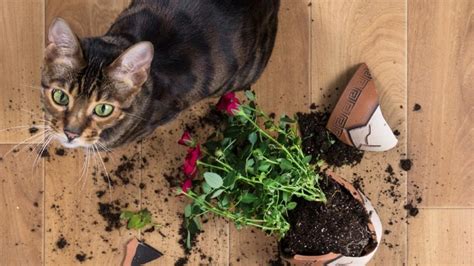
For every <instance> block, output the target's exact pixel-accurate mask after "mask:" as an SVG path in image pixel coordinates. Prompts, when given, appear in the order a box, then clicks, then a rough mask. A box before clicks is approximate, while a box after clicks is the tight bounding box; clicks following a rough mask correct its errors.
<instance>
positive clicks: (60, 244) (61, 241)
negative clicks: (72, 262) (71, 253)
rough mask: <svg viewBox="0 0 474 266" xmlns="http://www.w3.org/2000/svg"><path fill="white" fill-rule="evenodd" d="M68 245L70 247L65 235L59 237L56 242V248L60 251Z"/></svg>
mask: <svg viewBox="0 0 474 266" xmlns="http://www.w3.org/2000/svg"><path fill="white" fill-rule="evenodd" d="M67 245H69V243H68V242H67V240H66V239H65V238H64V236H63V235H61V236H59V238H58V240H57V241H56V247H58V248H59V249H63V248H65V247H66V246H67Z"/></svg>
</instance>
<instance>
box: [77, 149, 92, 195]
mask: <svg viewBox="0 0 474 266" xmlns="http://www.w3.org/2000/svg"><path fill="white" fill-rule="evenodd" d="M90 153H91V150H90V147H88V148H87V149H86V159H85V160H84V163H83V164H82V170H81V176H80V177H79V179H78V180H77V182H76V184H77V183H79V182H80V181H81V180H82V179H83V178H84V182H83V183H82V186H81V192H82V191H83V190H84V187H85V186H86V183H87V180H88V179H89V178H88V177H87V173H88V171H89V160H90Z"/></svg>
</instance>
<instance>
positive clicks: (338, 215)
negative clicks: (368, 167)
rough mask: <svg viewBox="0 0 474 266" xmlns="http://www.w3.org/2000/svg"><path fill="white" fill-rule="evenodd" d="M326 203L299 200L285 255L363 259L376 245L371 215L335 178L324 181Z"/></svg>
mask: <svg viewBox="0 0 474 266" xmlns="http://www.w3.org/2000/svg"><path fill="white" fill-rule="evenodd" d="M320 185H321V188H322V189H323V191H324V193H325V194H326V197H327V203H326V204H324V203H321V202H314V201H313V202H311V201H306V200H303V199H297V203H298V205H297V206H296V208H295V209H294V210H292V211H291V212H290V213H289V215H288V220H289V222H290V224H291V227H290V230H289V231H288V233H287V234H286V236H285V237H284V238H283V239H282V240H281V247H282V250H283V252H284V253H285V255H289V256H292V255H295V254H299V255H323V254H327V253H329V252H334V253H340V254H343V255H345V256H354V257H358V256H361V255H363V254H365V253H367V252H368V251H371V250H372V249H373V248H374V247H375V246H376V245H377V243H376V241H375V240H374V238H373V236H372V234H371V232H370V231H369V228H368V226H367V225H368V222H369V214H368V213H367V212H366V210H365V208H364V207H363V206H362V204H361V203H360V202H358V201H356V200H355V199H354V197H353V195H351V193H350V192H349V191H348V190H347V189H345V188H344V187H342V186H341V185H339V184H338V183H336V182H334V181H333V180H332V179H327V178H326V179H325V180H322V181H321V183H320Z"/></svg>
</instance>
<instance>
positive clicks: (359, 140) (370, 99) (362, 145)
mask: <svg viewBox="0 0 474 266" xmlns="http://www.w3.org/2000/svg"><path fill="white" fill-rule="evenodd" d="M326 127H327V129H329V131H331V132H332V133H333V134H334V135H336V137H337V138H339V140H341V141H342V142H344V143H346V144H348V145H351V146H354V147H356V148H358V149H360V150H365V151H386V150H389V149H391V148H393V147H395V145H397V142H398V140H397V138H396V137H395V135H394V134H393V132H392V129H391V128H390V126H389V125H388V123H387V121H386V120H385V118H384V117H383V115H382V111H381V109H380V104H379V100H378V96H377V91H376V89H375V83H374V80H373V79H372V76H371V74H370V71H369V68H368V67H367V65H366V64H365V63H363V64H361V65H360V66H359V68H358V69H357V71H356V73H355V74H354V76H353V77H352V78H351V80H350V81H349V83H348V84H347V86H346V88H345V89H344V91H343V93H342V95H341V97H340V98H339V100H338V102H337V104H336V106H335V108H334V110H333V111H332V113H331V116H330V117H329V121H328V124H327V125H326Z"/></svg>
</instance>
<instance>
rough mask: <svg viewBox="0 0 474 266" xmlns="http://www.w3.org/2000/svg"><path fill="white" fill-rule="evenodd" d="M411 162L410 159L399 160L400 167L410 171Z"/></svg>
mask: <svg viewBox="0 0 474 266" xmlns="http://www.w3.org/2000/svg"><path fill="white" fill-rule="evenodd" d="M412 165H413V163H412V161H411V160H410V159H403V160H400V167H401V168H402V169H403V170H405V171H410V169H411V167H412Z"/></svg>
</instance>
